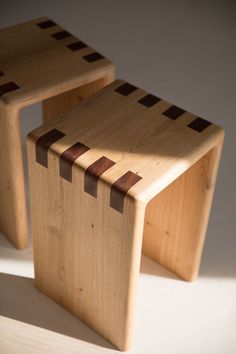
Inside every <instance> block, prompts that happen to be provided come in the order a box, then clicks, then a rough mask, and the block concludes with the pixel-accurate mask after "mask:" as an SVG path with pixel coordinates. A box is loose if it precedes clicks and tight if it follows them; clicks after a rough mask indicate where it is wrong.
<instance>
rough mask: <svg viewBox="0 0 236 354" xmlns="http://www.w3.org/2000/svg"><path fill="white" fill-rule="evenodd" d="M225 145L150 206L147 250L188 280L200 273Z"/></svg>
mask: <svg viewBox="0 0 236 354" xmlns="http://www.w3.org/2000/svg"><path fill="white" fill-rule="evenodd" d="M222 144H223V142H220V143H219V145H217V146H216V147H214V148H213V149H212V150H210V151H209V152H208V153H207V154H206V155H205V156H203V157H202V158H201V159H200V160H199V161H198V162H197V163H195V164H194V165H193V166H192V167H191V168H190V169H189V170H187V171H186V172H185V173H184V174H183V175H182V176H180V177H179V178H178V179H177V180H175V181H174V182H173V183H171V184H170V185H169V186H168V187H167V188H166V189H165V190H163V191H162V192H161V193H160V194H158V195H157V196H156V197H155V198H154V199H152V200H151V201H150V202H149V203H148V205H147V207H146V214H145V225H144V240H143V253H144V254H145V255H147V256H149V257H150V258H152V259H153V260H155V261H157V262H158V263H160V264H161V265H163V266H164V267H166V268H168V269H169V270H171V271H173V272H174V273H176V274H178V275H179V276H180V277H182V278H183V279H185V280H188V281H191V280H193V279H194V278H196V277H197V275H198V272H199V267H200V260H201V255H202V249H203V244H204V239H205V233H206V228H207V223H208V218H209V213H210V208H211V202H212V196H213V192H214V188H215V181H216V175H217V169H218V164H219V160H220V154H221V149H222Z"/></svg>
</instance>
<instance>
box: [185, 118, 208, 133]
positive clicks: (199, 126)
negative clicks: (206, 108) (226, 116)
mask: <svg viewBox="0 0 236 354" xmlns="http://www.w3.org/2000/svg"><path fill="white" fill-rule="evenodd" d="M211 124H212V123H211V122H209V121H208V120H206V119H203V118H200V117H198V118H196V119H194V120H193V121H192V122H191V123H190V124H188V127H189V128H191V129H193V130H196V131H197V132H199V133H201V132H202V131H203V130H205V129H206V128H207V127H209V125H211Z"/></svg>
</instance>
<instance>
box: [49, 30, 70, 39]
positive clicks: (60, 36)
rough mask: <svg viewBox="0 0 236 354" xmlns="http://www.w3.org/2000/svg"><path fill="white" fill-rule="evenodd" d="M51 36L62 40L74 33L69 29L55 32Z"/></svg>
mask: <svg viewBox="0 0 236 354" xmlns="http://www.w3.org/2000/svg"><path fill="white" fill-rule="evenodd" d="M51 36H52V37H53V38H55V39H57V40H58V41H60V40H61V39H65V38H68V37H71V36H72V34H71V33H70V32H68V31H60V32H56V33H53V34H52V35H51Z"/></svg>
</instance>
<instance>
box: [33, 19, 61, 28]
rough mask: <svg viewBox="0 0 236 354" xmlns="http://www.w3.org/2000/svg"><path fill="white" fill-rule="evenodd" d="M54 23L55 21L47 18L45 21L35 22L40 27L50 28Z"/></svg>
mask: <svg viewBox="0 0 236 354" xmlns="http://www.w3.org/2000/svg"><path fill="white" fill-rule="evenodd" d="M56 25H57V24H56V23H55V22H53V21H52V20H47V21H43V22H39V23H37V26H39V27H40V28H42V29H46V28H50V27H53V26H56Z"/></svg>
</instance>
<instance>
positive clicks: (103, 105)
mask: <svg viewBox="0 0 236 354" xmlns="http://www.w3.org/2000/svg"><path fill="white" fill-rule="evenodd" d="M53 127H54V128H56V129H57V130H59V131H61V132H62V133H63V137H60V140H58V141H56V142H55V143H54V144H53V145H51V146H50V149H51V150H52V151H53V152H55V153H56V154H58V156H62V158H61V165H62V162H63V168H62V167H61V170H60V174H61V176H62V178H64V179H66V180H68V181H70V182H72V180H71V171H69V170H71V169H72V164H69V163H68V164H66V163H65V162H64V161H66V159H68V160H69V161H70V160H71V157H70V156H69V157H68V158H67V156H66V153H65V151H66V150H67V149H70V148H71V146H73V144H75V143H76V142H78V141H79V142H80V143H81V144H82V146H83V145H86V146H87V147H88V149H87V151H86V154H83V155H82V156H79V158H76V153H79V152H80V150H79V151H77V152H75V153H74V155H73V159H74V158H75V160H74V161H73V165H74V167H75V166H78V167H80V168H82V169H83V170H86V169H87V168H88V167H89V166H90V165H91V164H92V163H94V162H96V161H98V160H99V159H100V158H102V157H105V158H108V159H109V160H110V161H112V163H111V166H110V165H109V166H108V167H109V168H106V169H105V171H103V172H102V173H101V174H100V175H99V178H100V179H101V180H103V181H105V182H107V183H109V184H110V185H113V183H114V182H116V180H117V179H118V178H120V177H122V176H123V175H125V174H126V173H128V174H127V175H126V177H125V178H124V179H123V180H122V181H123V183H124V184H126V183H128V184H130V183H131V184H132V186H130V187H129V189H128V190H127V191H126V193H127V195H130V196H132V197H133V198H135V199H137V200H140V201H143V202H145V203H147V202H148V201H149V200H150V199H151V198H153V197H154V196H155V195H156V194H157V193H159V192H160V191H161V190H163V189H164V188H165V187H166V186H167V185H169V184H170V183H171V182H172V181H174V180H175V179H176V178H177V177H179V176H180V175H181V174H182V173H183V172H185V171H186V170H187V169H188V168H189V167H190V166H192V165H193V164H194V163H195V162H196V161H197V160H199V158H200V157H201V156H202V155H203V154H205V153H207V152H208V151H209V150H210V149H211V148H212V147H213V146H214V145H215V143H216V141H218V140H220V139H221V138H222V135H223V134H224V131H223V129H222V128H221V127H219V126H217V125H216V124H212V123H210V122H208V121H206V120H205V119H203V118H200V117H197V116H196V115H194V114H192V113H189V112H186V111H184V110H183V109H180V108H178V107H176V106H174V105H171V104H170V103H168V102H166V101H164V100H162V99H160V98H158V97H156V96H154V95H150V94H148V93H147V92H145V91H143V90H141V89H138V88H136V87H134V86H133V85H131V84H129V83H126V82H124V81H122V80H117V81H115V82H114V83H112V84H111V85H109V87H107V88H106V89H104V90H103V91H101V92H99V93H98V94H97V95H96V96H93V97H92V98H91V99H90V100H87V101H85V102H83V103H82V104H81V105H80V106H79V107H78V108H77V109H75V110H74V111H73V112H71V113H69V114H68V116H67V119H66V120H65V121H64V122H62V123H59V124H58V125H53ZM48 129H49V128H48V127H47V126H44V127H41V128H39V129H37V130H36V131H35V132H34V133H33V135H32V134H31V136H34V138H35V139H37V138H38V137H40V136H41V135H42V134H44V133H45V132H47V131H48ZM47 134H48V133H47ZM49 137H50V134H49V135H46V137H45V138H46V139H48V138H49ZM38 145H39V146H38V148H40V149H41V146H40V141H39V142H38ZM63 154H64V155H63ZM63 156H64V157H63ZM99 161H100V162H99V164H98V165H97V168H102V166H103V165H104V164H106V160H105V159H103V160H99ZM130 172H131V173H130ZM68 175H70V177H69V176H68ZM126 181H127V182H126ZM128 181H130V182H128ZM122 188H123V187H122Z"/></svg>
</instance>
